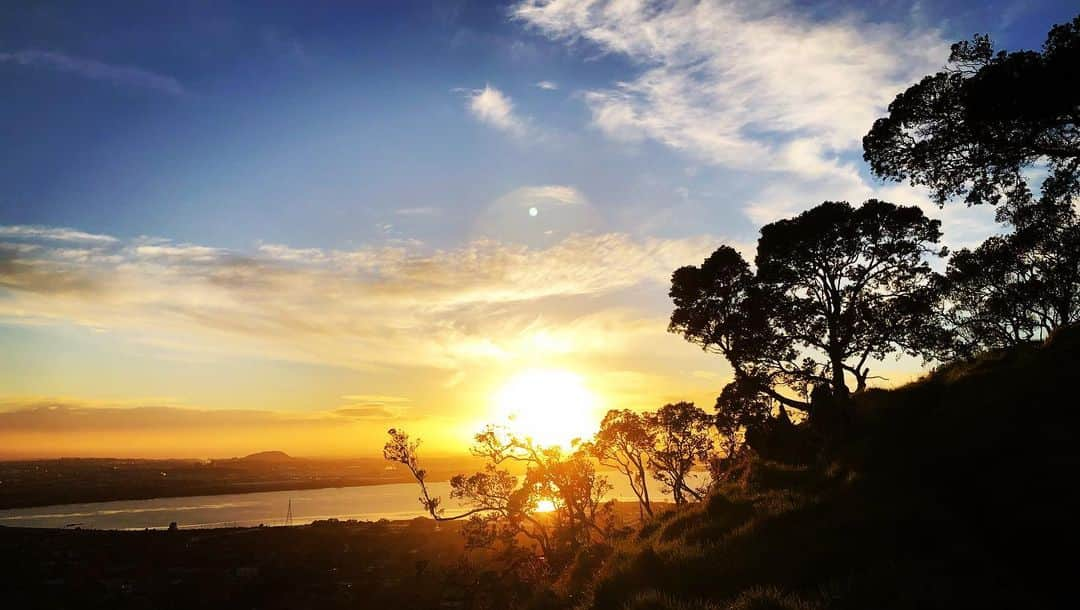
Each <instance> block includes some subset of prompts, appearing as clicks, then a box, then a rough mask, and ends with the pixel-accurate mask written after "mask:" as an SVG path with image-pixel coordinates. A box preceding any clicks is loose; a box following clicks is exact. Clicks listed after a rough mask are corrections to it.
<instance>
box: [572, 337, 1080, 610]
mask: <svg viewBox="0 0 1080 610" xmlns="http://www.w3.org/2000/svg"><path fill="white" fill-rule="evenodd" d="M1078 372H1080V329H1075V328H1074V329H1070V330H1069V331H1067V332H1063V333H1060V334H1059V335H1057V336H1055V337H1053V338H1052V339H1051V340H1050V341H1048V342H1047V344H1046V345H1044V346H1038V347H1035V346H1032V347H1025V348H1020V349H1016V350H1012V351H1010V352H1006V353H1001V354H996V355H988V356H985V357H983V358H982V359H980V360H978V361H977V362H974V363H968V364H963V365H954V366H951V367H947V368H945V369H943V370H939V371H937V372H935V373H934V374H932V375H929V376H928V377H927V378H925V379H923V380H920V381H918V382H915V383H913V384H910V385H907V386H905V387H902V388H899V389H896V390H891V391H883V390H874V391H869V392H866V393H864V394H862V395H859V396H857V397H856V398H855V418H854V420H855V421H854V423H853V425H852V429H851V431H850V433H849V434H848V435H847V437H846V438H847V439H848V440H846V441H844V442H841V443H837V444H836V445H835V446H834V447H833V448H832V449H831V450H830V451H829V452H828V457H827V458H823V459H821V460H819V461H818V462H816V463H814V464H810V465H795V464H782V463H776V462H765V461H760V460H758V461H752V462H749V463H746V464H744V465H743V466H742V467H741V468H740V470H739V472H737V473H736V476H735V477H734V480H732V481H731V482H729V483H727V484H725V486H724V487H723V488H722V489H721V490H720V491H719V492H718V493H716V494H714V495H713V496H712V497H710V498H709V499H708V500H707V501H705V502H703V503H701V504H699V505H696V506H692V507H689V508H687V509H685V510H682V511H675V512H672V513H668V514H666V515H663V517H662V518H660V519H658V520H657V521H655V522H654V523H652V524H649V525H647V526H646V527H645V528H644V529H642V530H641V531H640V532H637V533H636V534H634V535H631V536H629V537H628V538H626V539H624V540H621V541H619V542H618V543H617V544H616V545H615V546H614V548H613V549H612V550H611V551H610V553H608V554H605V556H604V557H602V558H593V559H592V560H587V559H583V560H582V561H581V562H580V563H579V565H578V566H577V568H576V570H575V572H574V574H573V575H571V576H570V577H569V578H568V579H567V580H566V581H565V582H563V583H561V585H562V588H563V591H564V592H565V593H566V594H568V595H570V597H571V598H572V599H573V600H574V603H576V604H577V605H578V606H580V607H582V608H624V607H627V608H636V609H645V608H657V609H663V608H670V609H684V610H691V609H699V608H740V609H749V608H755V609H769V608H781V609H810V608H853V609H854V608H967V607H980V608H1021V607H1041V608H1047V607H1075V606H1076V605H1077V600H1076V598H1077V595H1076V593H1075V592H1074V591H1073V590H1072V580H1071V579H1072V574H1073V569H1072V567H1073V566H1074V565H1075V560H1074V559H1073V558H1072V554H1073V552H1074V549H1075V548H1076V547H1075V542H1076V541H1077V535H1076V534H1077V531H1076V530H1077V527H1076V525H1074V523H1073V521H1074V519H1075V517H1076V515H1077V514H1080V513H1078V512H1077V510H1078V509H1080V504H1078V502H1077V500H1076V499H1075V498H1073V497H1071V496H1072V495H1074V493H1075V492H1074V490H1073V487H1074V482H1075V481H1076V479H1077V467H1078V465H1080V447H1078V444H1077V440H1078V434H1077V427H1076V425H1077V422H1078V420H1080V414H1078V411H1080V409H1078V406H1080V400H1078V399H1077V397H1076V395H1075V394H1074V386H1073V382H1074V380H1075V378H1076V376H1077V373H1078ZM1059 557H1061V558H1060V559H1059Z"/></svg>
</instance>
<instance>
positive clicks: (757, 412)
mask: <svg viewBox="0 0 1080 610" xmlns="http://www.w3.org/2000/svg"><path fill="white" fill-rule="evenodd" d="M772 403H773V400H772V399H771V398H769V397H768V396H767V395H765V394H762V393H761V392H758V391H757V389H756V387H755V386H754V385H752V384H746V383H743V382H742V381H740V380H735V381H732V382H731V383H729V384H727V385H726V386H724V389H723V391H721V392H720V395H719V396H717V397H716V419H715V425H716V430H717V432H719V433H720V448H721V449H722V450H723V456H722V458H723V460H724V461H725V462H730V461H731V460H732V459H734V458H735V456H736V455H737V454H738V453H739V450H740V449H741V448H742V447H743V445H744V444H745V443H746V439H747V433H748V432H749V431H751V430H753V429H759V428H761V426H763V425H764V424H765V422H766V420H767V419H768V418H769V417H770V416H771V415H772V411H773V405H772ZM779 410H780V411H779V416H780V417H781V418H782V419H787V413H786V412H785V411H784V406H783V404H780V405H779Z"/></svg>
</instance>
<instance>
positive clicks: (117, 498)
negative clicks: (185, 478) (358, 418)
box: [0, 477, 449, 510]
mask: <svg viewBox="0 0 1080 610" xmlns="http://www.w3.org/2000/svg"><path fill="white" fill-rule="evenodd" d="M448 480H449V477H447V478H445V479H442V478H441V477H440V479H433V480H431V481H429V482H431V483H438V482H443V481H448ZM410 482H412V481H411V480H410V479H401V480H398V479H392V480H366V481H345V482H338V483H330V482H327V481H298V482H296V483H292V484H290V483H276V482H275V483H268V484H261V483H252V484H250V485H246V484H239V485H238V484H232V485H231V486H208V487H207V488H197V489H177V490H175V491H164V492H162V491H160V490H155V491H154V492H145V493H140V492H139V491H138V490H134V491H132V492H130V493H109V494H100V495H94V494H88V495H87V496H86V497H78V498H73V499H70V500H65V501H61V502H40V501H33V500H30V501H26V502H19V501H14V502H3V501H0V510H21V509H28V508H48V507H51V506H72V505H75V504H101V503H105V502H135V501H140V500H165V499H169V498H199V497H213V496H231V495H242V494H256V493H271V492H277V491H307V490H315V489H342V488H345V487H373V486H377V485H402V484H407V483H410Z"/></svg>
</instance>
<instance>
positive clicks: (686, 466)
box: [645, 402, 713, 504]
mask: <svg viewBox="0 0 1080 610" xmlns="http://www.w3.org/2000/svg"><path fill="white" fill-rule="evenodd" d="M645 422H646V424H647V425H648V426H649V428H650V429H651V430H652V434H653V437H654V439H655V443H656V444H655V445H654V446H653V449H652V452H651V453H650V454H649V466H650V468H651V469H652V471H653V476H654V477H655V478H656V480H657V481H660V482H661V483H663V484H664V487H665V491H670V492H671V495H672V497H673V498H674V499H675V503H676V504H684V503H685V502H686V501H687V496H690V497H692V498H694V499H695V500H700V499H701V498H702V496H703V495H704V492H703V490H702V489H699V488H696V487H694V486H692V485H691V484H690V482H689V481H688V480H687V478H688V477H689V475H690V471H691V470H692V469H693V468H694V466H696V465H697V464H700V463H704V462H705V461H706V460H707V459H708V457H709V454H710V453H711V452H712V449H713V438H712V434H711V430H712V427H713V426H712V424H713V418H711V417H709V414H708V413H706V412H705V411H703V410H701V409H700V408H698V407H695V406H694V403H692V402H677V403H674V404H667V405H664V406H663V407H660V409H659V410H657V411H656V412H654V413H646V414H645Z"/></svg>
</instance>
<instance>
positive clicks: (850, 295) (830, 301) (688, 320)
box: [668, 199, 945, 412]
mask: <svg viewBox="0 0 1080 610" xmlns="http://www.w3.org/2000/svg"><path fill="white" fill-rule="evenodd" d="M940 238H941V223H940V222H939V221H937V220H931V219H929V218H927V217H926V216H925V215H924V214H923V212H922V211H921V210H920V209H919V208H917V207H904V206H897V205H894V204H892V203H887V202H884V201H878V200H876V199H871V200H869V201H866V202H865V203H863V204H862V205H861V206H859V207H858V208H855V207H852V206H851V205H850V204H848V203H847V202H832V201H826V202H824V203H822V204H821V205H818V206H817V207H815V208H812V209H810V210H807V211H806V212H803V213H802V214H799V215H798V216H796V217H795V218H790V219H785V220H779V221H777V222H774V223H772V224H769V225H766V226H764V227H762V229H761V238H760V239H759V240H758V246H757V256H756V258H755V263H756V266H757V271H756V273H752V272H751V271H750V266H749V265H748V264H747V263H746V261H745V260H743V258H742V256H741V255H739V253H738V252H736V251H735V250H734V249H732V248H730V247H727V246H721V247H720V248H719V249H717V250H716V252H714V253H713V255H712V256H710V257H709V258H708V259H706V260H705V262H704V263H703V264H702V265H701V266H700V267H683V268H681V269H678V270H676V271H675V273H674V274H673V276H672V286H671V292H670V293H669V294H670V295H671V297H672V299H673V301H674V303H675V309H674V311H673V312H672V315H671V323H670V325H669V327H668V329H669V331H671V332H676V333H679V334H681V335H682V336H683V337H685V338H686V339H687V340H689V341H691V342H693V343H696V344H698V345H700V346H701V347H702V348H703V349H705V350H707V351H716V352H719V353H722V354H723V355H724V356H725V357H726V358H727V360H728V362H729V363H730V364H731V366H732V368H733V369H734V372H735V379H736V381H737V382H738V383H739V391H740V392H741V393H745V392H753V391H756V392H758V393H761V394H764V395H766V396H768V397H769V398H771V399H773V400H776V401H778V402H779V403H780V404H783V405H786V406H790V407H795V408H798V409H801V410H803V411H807V412H809V410H810V405H809V403H808V402H806V401H805V400H796V399H793V398H791V397H790V396H787V395H784V394H783V393H781V392H780V389H781V388H783V387H787V388H789V389H792V390H794V391H795V392H796V393H797V394H799V395H801V396H802V397H804V398H805V397H806V396H807V395H808V394H809V390H810V388H811V387H812V386H816V385H829V386H831V388H832V390H833V393H834V394H839V395H846V394H847V393H848V386H847V383H846V381H845V376H846V375H851V376H852V377H853V378H854V380H855V382H856V391H861V390H863V389H864V388H865V387H866V385H867V381H868V380H869V379H870V369H869V366H868V363H869V362H870V361H871V360H881V359H883V358H884V357H886V356H887V355H888V354H890V353H894V352H906V353H911V354H919V353H921V352H922V351H924V348H925V346H926V345H927V344H929V343H931V342H933V341H936V340H937V332H936V331H935V330H934V329H933V328H932V326H931V325H930V322H929V320H930V316H929V313H930V312H931V309H932V305H933V302H934V301H933V298H934V293H933V290H932V288H933V286H934V283H933V281H932V280H933V277H934V275H933V272H932V271H931V269H930V266H929V264H928V263H927V258H928V257H930V256H943V255H944V254H945V250H944V249H940V248H935V247H932V246H934V245H935V244H937V243H938V241H939V240H940Z"/></svg>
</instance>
